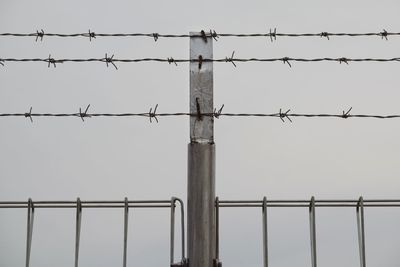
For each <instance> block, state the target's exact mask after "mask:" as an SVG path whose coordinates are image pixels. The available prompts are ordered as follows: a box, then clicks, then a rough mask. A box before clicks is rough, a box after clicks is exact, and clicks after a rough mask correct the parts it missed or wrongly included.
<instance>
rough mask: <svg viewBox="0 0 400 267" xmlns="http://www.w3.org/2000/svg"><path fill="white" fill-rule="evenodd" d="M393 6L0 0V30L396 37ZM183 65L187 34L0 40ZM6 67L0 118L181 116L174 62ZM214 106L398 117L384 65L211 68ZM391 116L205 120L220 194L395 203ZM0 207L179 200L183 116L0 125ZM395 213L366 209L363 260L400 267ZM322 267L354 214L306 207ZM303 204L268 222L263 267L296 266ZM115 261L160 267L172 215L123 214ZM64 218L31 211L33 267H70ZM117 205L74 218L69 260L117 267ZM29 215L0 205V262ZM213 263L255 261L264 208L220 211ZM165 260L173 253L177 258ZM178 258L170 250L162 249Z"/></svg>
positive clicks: (232, 265)
mask: <svg viewBox="0 0 400 267" xmlns="http://www.w3.org/2000/svg"><path fill="white" fill-rule="evenodd" d="M399 10H400V2H399V1H396V0H381V1H373V0H353V1H346V0H336V1H321V0H308V1H289V0H280V1H265V0H264V1H236V0H235V1H232V0H231V1H211V0H207V1H184V0H182V1H155V0H146V1H144V0H143V1H139V0H135V1H121V0H118V1H116V0H115V1H95V0H92V1H77V0H70V1H50V0H48V1H28V0H21V1H13V0H1V1H0V32H16V33H27V32H35V31H36V30H40V29H43V30H44V31H45V32H57V33H75V32H87V31H88V29H90V30H91V31H94V32H97V33H115V32H118V33H128V32H146V33H147V32H149V33H151V32H158V33H176V34H178V33H179V34H185V33H188V32H190V31H198V30H201V29H206V30H208V29H214V30H216V31H217V32H220V33H222V32H224V33H250V32H268V31H269V29H270V28H275V27H276V28H277V31H278V32H292V33H302V32H322V31H329V32H379V31H382V30H383V29H386V30H387V31H393V32H399V30H400V20H399V16H398V13H399ZM399 47H400V38H399V37H389V41H386V40H381V38H379V37H360V38H344V37H331V38H330V40H329V41H328V40H327V39H326V38H319V37H316V38H295V39H293V38H285V37H281V38H278V39H277V41H276V42H273V43H271V42H270V40H269V39H268V38H243V39H239V38H220V39H219V41H218V42H216V43H214V56H215V58H225V57H226V56H230V54H231V53H232V51H235V55H236V56H237V57H239V58H240V57H241V58H246V57H285V56H288V57H306V58H314V57H354V58H357V57H382V58H389V57H390V58H391V57H399V56H400V52H399V51H400V50H399ZM105 53H108V54H109V55H111V54H115V57H116V58H141V57H161V58H167V57H174V58H188V57H189V40H188V39H159V40H158V41H157V42H154V40H153V39H151V38H101V37H98V38H96V39H95V40H93V41H92V42H89V40H88V39H87V38H69V39H63V38H54V37H45V38H44V40H43V41H42V42H40V41H39V42H35V38H34V37H31V38H5V37H1V38H0V58H1V57H3V58H6V57H16V58H24V57H27V58H36V57H39V58H46V57H48V55H49V54H51V55H52V57H54V58H80V57H82V58H90V57H94V58H101V57H104V54H105ZM118 67H119V69H118V70H115V69H114V68H112V67H109V68H107V67H106V66H105V64H101V63H84V64H73V63H71V64H68V63H65V64H58V65H57V68H47V63H11V62H10V63H6V66H5V67H0V81H1V82H0V87H1V89H0V113H9V112H10V113H12V112H18V113H20V112H27V111H28V110H29V108H30V107H31V106H32V107H33V111H34V112H38V113H41V112H43V113H46V112H55V113H62V112H66V113H73V112H78V110H79V108H80V107H86V106H87V105H88V104H91V108H90V111H91V112H100V113H101V112H116V113H118V112H147V111H148V110H149V109H150V107H153V106H154V105H155V104H159V107H158V111H159V112H186V111H188V109H189V70H188V68H189V65H188V64H184V63H182V64H179V65H178V66H177V67H175V66H174V65H173V64H171V65H169V64H167V63H137V64H124V63H121V64H118ZM214 71H215V73H214V86H215V87H214V90H215V91H214V104H215V106H216V107H219V106H220V105H222V104H225V108H224V111H226V112H250V113H253V112H254V113H255V112H263V113H273V112H278V111H279V109H280V108H282V109H283V110H286V109H291V111H292V112H299V113H341V112H342V110H347V109H348V108H350V107H353V109H352V112H353V113H354V114H357V113H358V114H382V115H385V114H392V113H394V114H399V113H400V106H399V99H400V91H399V89H398V88H399V86H398V75H399V73H400V72H399V71H400V65H399V63H351V64H349V65H346V64H338V63H336V62H331V63H330V62H322V63H295V62H293V63H292V68H289V66H288V65H287V64H282V62H276V63H237V68H234V67H233V66H232V64H230V63H229V64H225V63H215V64H214ZM399 132H400V123H399V121H397V120H373V119H348V120H340V119H306V118H294V119H293V123H289V122H286V123H282V122H281V120H280V119H279V118H225V117H224V118H220V119H219V120H216V122H215V142H216V149H217V156H216V166H217V173H216V183H217V195H218V196H219V197H220V198H221V199H262V197H263V196H267V197H268V198H269V199H309V198H310V197H311V196H315V197H316V198H317V199H323V198H334V199H339V198H347V199H348V198H351V199H357V198H358V197H359V196H360V195H363V196H364V198H400V181H399V175H400V168H399V153H400V152H399V151H400V141H399V138H398V136H399ZM0 137H1V138H0V182H1V186H0V200H27V199H28V197H31V198H32V199H33V200H75V199H76V197H78V196H79V197H80V198H81V199H82V200H96V199H109V200H122V199H123V198H124V197H128V198H129V199H131V200H134V199H135V200H143V199H169V198H170V197H171V196H177V197H180V198H181V199H183V200H186V186H187V175H186V173H187V144H188V142H189V120H188V118H182V117H178V118H160V120H159V123H158V124H157V123H152V124H150V123H149V121H148V119H147V118H91V119H87V120H85V122H84V123H82V121H81V120H80V119H79V118H34V123H33V124H32V123H31V122H30V121H29V120H28V119H25V118H15V117H13V118H2V119H1V120H0ZM399 212H400V211H399V210H396V209H379V210H378V209H374V210H370V209H366V211H365V216H366V246H367V248H366V249H367V263H368V265H369V266H393V267H394V266H398V265H399V263H400V256H399V253H398V249H399V247H400V232H399V227H398V226H399V223H400V213H399ZM316 220H317V235H318V237H317V244H318V262H319V264H320V266H326V267H330V266H332V267H333V266H343V267H347V266H348V267H350V266H357V265H359V259H358V254H357V253H358V247H357V235H356V234H357V232H356V215H355V209H328V210H326V209H325V210H324V209H317V218H316ZM308 223H309V222H308V210H307V209H273V210H271V211H270V212H269V230H270V233H269V238H270V240H269V245H270V260H271V261H270V266H274V267H284V266H294V265H295V266H299V267H302V266H310V248H309V226H308ZM129 227H130V229H129V244H128V249H129V254H128V263H129V266H155V267H159V266H166V265H168V264H169V211H168V210H152V211H144V210H140V211H137V210H134V211H132V212H131V217H130V224H129ZM74 231H75V211H74V210H72V209H71V210H38V211H37V212H36V214H35V225H34V233H33V245H32V255H31V266H40V267H46V266H59V267H62V266H71V265H72V264H73V260H74V257H73V256H74V237H75V233H74ZM122 233H123V211H122V210H84V213H83V221H82V237H81V250H80V266H120V265H122V240H123V239H122ZM25 238H26V210H0V266H1V267H3V266H4V267H13V266H23V265H24V261H25ZM220 239H221V241H220V251H221V253H220V254H221V260H222V262H223V264H224V266H229V267H239V266H249V267H253V266H254V267H255V266H261V264H262V243H261V210H259V209H250V210H249V209H247V210H246V209H240V210H238V209H229V210H222V211H221V237H220ZM178 251H179V250H178ZM178 256H179V253H177V257H178Z"/></svg>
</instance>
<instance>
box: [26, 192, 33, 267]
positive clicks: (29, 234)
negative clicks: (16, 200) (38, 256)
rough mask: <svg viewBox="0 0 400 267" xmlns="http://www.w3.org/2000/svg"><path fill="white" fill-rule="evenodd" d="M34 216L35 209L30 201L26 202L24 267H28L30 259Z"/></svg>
mask: <svg viewBox="0 0 400 267" xmlns="http://www.w3.org/2000/svg"><path fill="white" fill-rule="evenodd" d="M34 215H35V208H34V205H33V202H32V199H30V198H29V200H28V216H27V217H28V219H27V229H26V258H25V266H26V267H29V264H30V258H31V247H32V232H33V219H34Z"/></svg>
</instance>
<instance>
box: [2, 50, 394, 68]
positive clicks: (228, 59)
mask: <svg viewBox="0 0 400 267" xmlns="http://www.w3.org/2000/svg"><path fill="white" fill-rule="evenodd" d="M234 55H235V51H233V52H232V55H231V56H230V57H225V58H219V59H211V58H203V57H202V56H199V58H197V59H174V58H172V57H168V58H133V59H127V58H125V59H118V58H114V55H112V56H108V54H105V57H103V58H62V59H55V58H53V57H51V55H49V56H48V57H47V58H0V64H1V65H2V66H5V62H18V63H21V62H45V63H47V66H48V67H50V66H53V67H56V64H59V63H70V62H71V63H85V62H101V63H106V66H107V67H108V66H109V65H110V64H111V65H112V66H113V67H114V68H115V69H118V67H117V65H116V64H115V63H138V62H166V63H168V64H175V65H176V66H178V63H193V62H197V63H199V68H201V64H202V63H203V62H223V63H232V64H233V66H235V67H236V66H237V65H236V63H238V62H244V63H247V62H283V63H284V64H288V66H289V67H292V64H291V62H309V63H310V62H311V63H315V62H323V61H326V62H339V63H340V64H341V63H345V64H349V63H350V62H400V57H394V58H347V57H338V58H332V57H321V58H293V57H278V58H235V57H234Z"/></svg>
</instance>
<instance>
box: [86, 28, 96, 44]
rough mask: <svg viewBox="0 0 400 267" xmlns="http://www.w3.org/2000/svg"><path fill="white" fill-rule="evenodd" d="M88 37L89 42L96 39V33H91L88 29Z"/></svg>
mask: <svg viewBox="0 0 400 267" xmlns="http://www.w3.org/2000/svg"><path fill="white" fill-rule="evenodd" d="M88 37H89V41H90V42H91V41H92V39H96V33H95V32H91V31H90V29H89V33H88Z"/></svg>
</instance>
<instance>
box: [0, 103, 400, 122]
mask: <svg viewBox="0 0 400 267" xmlns="http://www.w3.org/2000/svg"><path fill="white" fill-rule="evenodd" d="M89 107H90V105H88V106H87V107H86V109H85V111H82V109H81V108H80V109H79V112H77V113H32V107H31V108H30V110H29V112H24V113H0V117H25V118H28V119H30V120H31V122H33V117H57V118H60V117H78V118H80V119H81V120H82V121H84V119H85V118H92V117H146V118H149V120H150V122H153V120H155V121H156V122H158V118H160V117H198V118H202V117H203V116H206V117H214V118H216V119H219V118H220V117H272V118H279V119H280V120H281V121H282V122H285V120H288V121H290V122H292V119H293V118H296V117H303V118H339V119H348V118H368V119H396V118H400V114H391V115H371V114H351V113H350V112H351V110H352V108H350V109H348V110H347V111H342V113H338V114H333V113H332V114H327V113H320V114H318V113H314V114H310V113H290V109H289V110H287V111H285V112H283V111H282V109H280V110H279V112H276V113H225V112H222V109H223V107H224V105H222V107H221V108H220V109H218V110H217V109H215V110H214V112H212V113H201V112H195V113H188V112H176V113H157V108H158V104H157V105H156V106H155V107H154V109H153V108H150V111H149V112H141V113H89V112H88V110H89Z"/></svg>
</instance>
